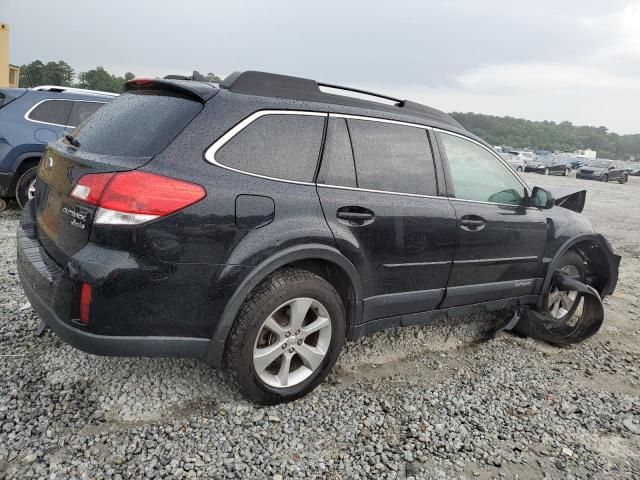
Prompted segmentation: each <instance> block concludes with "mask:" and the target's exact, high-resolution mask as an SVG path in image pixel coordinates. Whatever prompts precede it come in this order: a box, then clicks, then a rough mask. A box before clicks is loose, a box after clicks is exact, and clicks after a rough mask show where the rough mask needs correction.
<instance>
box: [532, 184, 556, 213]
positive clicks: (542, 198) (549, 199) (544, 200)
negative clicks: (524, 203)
mask: <svg viewBox="0 0 640 480" xmlns="http://www.w3.org/2000/svg"><path fill="white" fill-rule="evenodd" d="M554 204H555V199H554V198H553V195H551V192H549V191H548V190H545V189H544V188H540V187H533V190H532V191H531V206H532V207H538V208H545V209H547V208H551V207H553V205H554Z"/></svg>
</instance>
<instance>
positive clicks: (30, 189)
mask: <svg viewBox="0 0 640 480" xmlns="http://www.w3.org/2000/svg"><path fill="white" fill-rule="evenodd" d="M37 175H38V167H31V168H30V169H29V170H27V171H26V172H24V173H23V174H22V175H20V178H19V179H18V182H17V183H16V200H17V201H18V205H20V208H24V206H25V205H26V204H27V202H28V201H29V200H31V199H32V198H33V197H34V196H35V184H36V176H37Z"/></svg>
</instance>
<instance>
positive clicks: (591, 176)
mask: <svg viewBox="0 0 640 480" xmlns="http://www.w3.org/2000/svg"><path fill="white" fill-rule="evenodd" d="M576 178H584V179H588V180H599V181H601V182H608V181H609V180H617V181H618V183H627V180H629V174H628V173H627V166H626V165H625V163H624V162H623V161H622V160H607V159H604V158H602V159H595V160H591V161H589V162H588V163H587V164H586V165H584V166H582V167H580V168H579V169H578V171H577V172H576Z"/></svg>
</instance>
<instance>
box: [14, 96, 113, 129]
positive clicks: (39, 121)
mask: <svg viewBox="0 0 640 480" xmlns="http://www.w3.org/2000/svg"><path fill="white" fill-rule="evenodd" d="M45 102H71V103H72V105H71V110H73V103H75V102H84V103H101V104H102V105H106V103H107V102H101V101H99V100H74V99H71V98H45V99H44V100H40V101H39V102H38V103H36V104H35V105H34V106H32V107H31V108H30V109H29V110H27V113H25V114H24V119H25V120H27V121H28V122H33V123H41V124H43V125H54V126H56V127H62V128H76V127H77V125H62V124H60V123H52V122H43V121H42V120H34V119H33V118H30V117H29V115H31V112H33V111H34V110H35V109H36V108H38V107H39V106H40V105H42V104H43V103H45ZM69 116H71V112H69Z"/></svg>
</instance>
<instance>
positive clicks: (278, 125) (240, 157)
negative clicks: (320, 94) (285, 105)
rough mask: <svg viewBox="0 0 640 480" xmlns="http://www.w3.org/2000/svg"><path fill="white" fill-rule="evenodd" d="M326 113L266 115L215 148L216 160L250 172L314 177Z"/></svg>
mask: <svg viewBox="0 0 640 480" xmlns="http://www.w3.org/2000/svg"><path fill="white" fill-rule="evenodd" d="M325 118H326V117H325V116H324V115H323V116H314V115H277V114H274V115H265V116H263V117H260V118H258V119H257V120H255V121H254V122H252V123H251V124H249V125H248V126H247V127H246V128H244V129H243V130H241V131H240V133H238V134H237V135H236V136H235V137H233V138H232V139H231V140H229V142H227V143H226V144H225V145H223V146H222V148H221V149H220V150H218V152H216V161H218V162H219V163H221V164H222V165H226V166H228V167H232V168H237V169H238V170H242V171H245V172H250V173H257V174H259V175H266V176H269V177H275V178H282V179H285V180H297V181H302V182H311V181H313V176H314V175H315V172H316V165H317V163H318V155H319V154H320V144H321V143H322V131H323V129H324V121H325Z"/></svg>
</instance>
